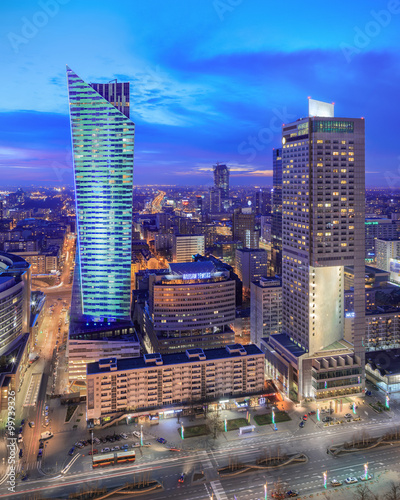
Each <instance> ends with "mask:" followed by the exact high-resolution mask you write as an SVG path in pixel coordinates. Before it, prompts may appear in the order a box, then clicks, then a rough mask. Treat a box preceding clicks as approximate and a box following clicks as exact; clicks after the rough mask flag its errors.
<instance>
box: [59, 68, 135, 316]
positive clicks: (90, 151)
mask: <svg viewBox="0 0 400 500" xmlns="http://www.w3.org/2000/svg"><path fill="white" fill-rule="evenodd" d="M67 80H68V92H69V102H70V121H71V136H72V147H73V153H74V180H75V202H76V217H77V233H78V239H77V250H76V268H75V274H74V280H75V282H74V287H73V298H72V309H71V318H72V319H73V320H74V321H80V322H82V323H87V322H89V323H96V324H97V325H98V324H99V323H103V324H104V325H108V323H113V322H118V321H127V320H129V319H130V268H131V234H132V193H133V146H134V124H133V122H132V121H131V120H130V119H129V84H128V83H122V84H118V83H116V82H113V83H108V84H92V85H90V84H88V83H86V82H84V81H83V80H82V79H81V78H79V76H78V75H76V74H75V73H74V72H73V71H72V70H71V69H70V68H68V67H67Z"/></svg>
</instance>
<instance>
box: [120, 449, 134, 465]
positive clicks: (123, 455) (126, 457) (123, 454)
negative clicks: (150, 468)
mask: <svg viewBox="0 0 400 500" xmlns="http://www.w3.org/2000/svg"><path fill="white" fill-rule="evenodd" d="M135 460H136V453H135V452H134V450H132V451H118V452H117V453H116V463H117V464H122V463H124V462H134V461H135Z"/></svg>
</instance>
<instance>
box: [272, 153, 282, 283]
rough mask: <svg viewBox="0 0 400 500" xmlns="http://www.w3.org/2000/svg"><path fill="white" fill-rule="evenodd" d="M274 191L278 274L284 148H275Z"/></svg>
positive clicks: (278, 267)
mask: <svg viewBox="0 0 400 500" xmlns="http://www.w3.org/2000/svg"><path fill="white" fill-rule="evenodd" d="M272 179H273V192H272V230H271V244H272V252H271V253H272V265H273V267H274V271H275V273H276V274H282V149H281V148H277V149H274V150H273V177H272Z"/></svg>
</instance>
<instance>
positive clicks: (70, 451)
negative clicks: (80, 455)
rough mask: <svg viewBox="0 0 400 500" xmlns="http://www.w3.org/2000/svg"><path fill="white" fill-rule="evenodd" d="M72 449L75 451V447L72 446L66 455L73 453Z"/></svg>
mask: <svg viewBox="0 0 400 500" xmlns="http://www.w3.org/2000/svg"><path fill="white" fill-rule="evenodd" d="M74 451H75V447H74V446H73V447H72V448H71V449H70V450H69V452H68V455H73V454H74Z"/></svg>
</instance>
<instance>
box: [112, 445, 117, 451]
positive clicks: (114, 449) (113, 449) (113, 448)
mask: <svg viewBox="0 0 400 500" xmlns="http://www.w3.org/2000/svg"><path fill="white" fill-rule="evenodd" d="M111 451H119V446H113V447H112V448H111Z"/></svg>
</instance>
